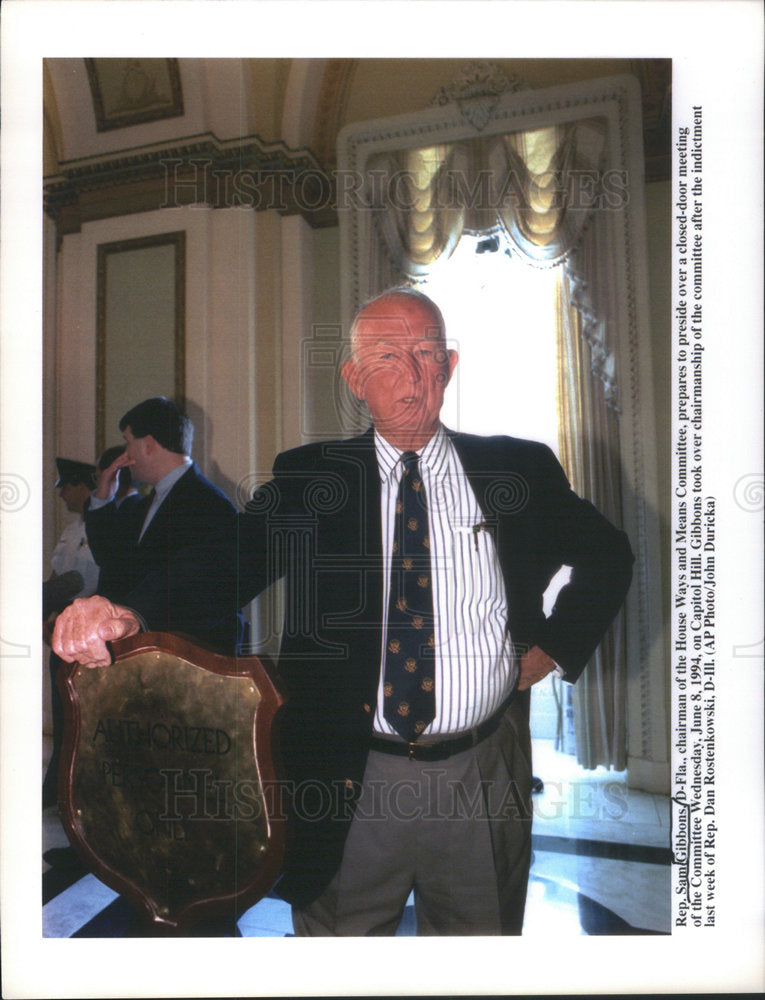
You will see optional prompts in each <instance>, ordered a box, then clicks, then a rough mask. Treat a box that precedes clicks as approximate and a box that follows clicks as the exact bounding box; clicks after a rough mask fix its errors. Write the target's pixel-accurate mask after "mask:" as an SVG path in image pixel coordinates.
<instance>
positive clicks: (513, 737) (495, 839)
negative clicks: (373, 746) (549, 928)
mask: <svg viewBox="0 0 765 1000" xmlns="http://www.w3.org/2000/svg"><path fill="white" fill-rule="evenodd" d="M530 858H531V749H530V739H529V730H528V721H527V719H526V717H525V714H524V712H523V710H522V708H520V707H519V706H518V705H517V704H516V703H515V702H513V703H511V705H510V706H509V707H508V708H507V709H506V711H505V713H504V716H503V718H502V721H501V723H500V725H499V727H498V728H497V729H496V730H495V732H494V733H492V734H491V735H490V736H488V737H487V738H486V739H485V740H483V741H482V742H481V743H479V744H478V746H476V747H473V748H471V749H469V750H465V751H463V752H461V753H458V754H455V755H454V756H452V757H449V758H448V759H447V760H444V761H438V762H432V763H426V762H418V761H411V760H408V759H407V758H406V757H397V756H393V755H390V754H386V753H380V752H376V751H371V752H370V754H369V759H368V762H367V767H366V771H365V773H364V782H363V787H362V792H361V797H360V799H359V803H358V806H357V810H356V813H355V815H354V818H353V821H352V823H351V828H350V832H349V834H348V839H347V841H346V844H345V849H344V853H343V859H342V863H341V866H340V868H339V870H338V871H337V873H336V874H335V876H334V878H333V879H332V882H331V883H330V884H329V886H328V887H327V888H326V889H325V891H324V892H323V893H322V894H321V896H319V898H318V899H316V900H315V901H314V902H313V903H311V904H310V905H309V906H307V907H304V908H302V909H297V908H294V907H293V910H292V917H293V923H294V928H295V933H296V935H298V936H366V935H392V934H395V932H396V928H397V927H398V924H399V921H400V920H401V917H402V914H403V912H404V907H405V904H406V901H407V898H408V896H409V894H410V892H412V891H413V892H414V904H415V913H416V917H417V933H418V934H431V935H432V934H440V935H467V934H520V933H521V929H522V926H523V911H524V906H525V901H526V886H527V882H528V874H529V864H530Z"/></svg>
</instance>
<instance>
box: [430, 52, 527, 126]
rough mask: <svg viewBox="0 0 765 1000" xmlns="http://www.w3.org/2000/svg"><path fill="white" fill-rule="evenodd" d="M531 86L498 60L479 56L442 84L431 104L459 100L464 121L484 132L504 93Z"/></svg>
mask: <svg viewBox="0 0 765 1000" xmlns="http://www.w3.org/2000/svg"><path fill="white" fill-rule="evenodd" d="M530 89H531V87H530V86H529V85H528V84H527V83H526V82H525V81H524V80H522V79H521V78H520V77H519V76H516V75H515V74H513V75H512V76H508V75H507V74H506V73H505V72H504V70H502V69H501V68H500V67H499V66H498V65H497V64H496V63H494V62H490V61H489V60H487V59H477V60H475V61H473V62H470V63H468V64H467V66H465V67H464V69H462V70H461V71H460V72H459V73H458V74H457V76H455V78H454V79H453V80H452V82H451V83H449V84H447V85H446V86H445V87H440V88H439V89H438V91H437V92H436V94H435V96H434V97H433V99H432V100H431V102H430V105H429V107H441V106H443V105H444V104H457V106H458V107H459V109H460V112H461V113H462V116H463V118H464V119H465V121H467V122H468V123H469V124H470V125H472V126H473V128H475V129H476V130H477V131H478V132H481V131H482V130H483V129H484V128H485V127H486V125H487V124H488V123H489V121H490V120H491V115H492V112H493V110H494V108H495V107H496V105H497V100H498V99H499V97H500V96H501V95H502V94H507V93H516V92H517V91H521V90H530Z"/></svg>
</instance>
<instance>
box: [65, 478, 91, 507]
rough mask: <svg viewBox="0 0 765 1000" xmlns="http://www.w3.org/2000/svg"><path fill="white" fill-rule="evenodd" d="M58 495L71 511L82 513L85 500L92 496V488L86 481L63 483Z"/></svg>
mask: <svg viewBox="0 0 765 1000" xmlns="http://www.w3.org/2000/svg"><path fill="white" fill-rule="evenodd" d="M58 495H59V496H60V497H61V499H62V500H63V501H64V503H65V504H66V509H67V510H68V511H70V513H72V514H81V513H82V509H83V507H84V506H85V501H86V500H87V498H88V497H89V496H90V490H89V489H88V487H87V486H86V485H85V483H74V484H73V483H62V484H61V486H60V487H59V492H58Z"/></svg>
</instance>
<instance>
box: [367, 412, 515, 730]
mask: <svg viewBox="0 0 765 1000" xmlns="http://www.w3.org/2000/svg"><path fill="white" fill-rule="evenodd" d="M375 449H376V453H377V463H378V467H379V471H380V494H381V496H380V503H381V517H382V543H383V560H384V567H385V572H384V576H385V586H384V595H383V608H385V609H387V607H388V595H389V589H390V563H391V548H392V545H393V534H394V518H395V506H396V496H397V493H398V484H399V481H400V479H401V475H402V464H401V461H400V459H401V452H399V451H398V450H397V449H396V448H394V447H393V446H392V445H391V444H390V443H389V442H388V441H386V440H385V439H384V438H382V437H381V436H380V435H379V434H377V433H376V432H375ZM419 458H420V472H421V475H422V480H423V484H424V486H425V490H426V495H427V498H428V516H429V521H430V557H431V564H432V575H433V609H434V612H435V621H436V630H435V634H436V663H435V688H436V717H435V719H434V720H433V722H432V723H431V724H430V725H429V726H428V727H427V729H425V730H424V732H423V734H422V738H423V739H425V740H427V738H428V736H443V735H446V734H449V735H452V734H454V733H460V732H463V731H464V730H467V729H471V728H473V727H474V726H478V725H480V724H481V723H482V722H484V721H485V720H486V719H488V718H490V717H491V716H492V715H493V714H494V712H495V711H496V710H497V709H498V708H499V706H500V705H501V704H502V702H503V700H504V699H505V698H506V697H507V695H508V694H509V693H510V691H511V690H512V687H513V684H514V683H515V679H516V676H517V672H518V664H517V660H516V657H515V655H514V653H513V648H512V643H511V640H510V634H509V632H508V630H507V602H506V598H505V587H504V582H503V579H502V571H501V569H500V566H499V560H498V559H497V553H496V549H495V546H494V539H493V538H492V535H491V532H489V531H484V530H479V531H474V530H473V529H474V528H475V527H476V526H477V525H480V524H482V521H483V514H482V513H481V508H480V507H479V505H478V501H477V500H476V497H475V494H474V493H473V490H472V488H471V486H470V483H469V481H468V478H467V476H466V475H465V471H464V469H463V468H462V464H461V462H460V460H459V457H458V456H457V453H456V451H455V450H454V447H453V446H452V444H451V442H450V441H449V438H448V436H447V435H446V433H445V431H444V429H443V428H439V430H438V431H437V432H436V434H434V436H433V437H432V438H431V439H430V441H429V442H428V443H427V444H426V445H425V447H424V448H423V449H422V450H421V452H420V453H419ZM386 631H387V622H383V642H382V648H383V650H385V647H386V635H385V633H386ZM382 674H383V664H381V670H380V687H379V690H378V697H377V711H376V713H375V722H374V728H375V732H377V733H380V734H384V735H387V736H396V735H397V734H396V733H395V731H394V730H393V728H392V727H391V726H390V725H389V724H388V723H387V722H386V721H385V719H384V717H383V712H382V705H383V694H382Z"/></svg>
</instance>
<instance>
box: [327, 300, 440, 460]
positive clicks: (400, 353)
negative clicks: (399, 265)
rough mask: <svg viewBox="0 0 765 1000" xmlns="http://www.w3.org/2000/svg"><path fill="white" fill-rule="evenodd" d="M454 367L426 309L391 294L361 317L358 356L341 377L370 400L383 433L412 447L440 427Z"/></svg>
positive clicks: (357, 337)
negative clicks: (446, 393)
mask: <svg viewBox="0 0 765 1000" xmlns="http://www.w3.org/2000/svg"><path fill="white" fill-rule="evenodd" d="M456 364H457V353H456V351H452V350H448V349H447V347H446V344H445V342H444V339H443V332H442V331H441V330H440V329H439V327H438V324H437V321H436V318H435V317H434V316H433V315H432V314H431V312H430V310H429V309H428V308H427V305H426V304H425V303H422V302H420V301H419V300H417V299H408V298H407V297H406V296H395V295H393V296H391V297H390V298H388V299H378V300H377V301H376V302H373V303H372V304H371V305H370V306H368V307H367V309H365V310H364V312H363V313H362V314H361V316H360V317H359V319H358V321H357V324H356V339H355V350H354V357H353V358H352V359H351V360H350V361H348V362H346V364H345V365H344V367H343V376H344V377H345V379H346V381H347V382H348V385H349V386H350V388H351V390H352V391H353V393H354V394H355V395H356V396H358V397H359V399H363V400H365V401H366V403H367V406H368V407H369V412H370V413H371V414H372V420H373V421H374V425H375V427H376V429H377V430H378V431H379V433H380V434H382V435H383V437H385V438H386V439H387V440H389V441H390V442H391V443H392V444H394V445H396V446H397V447H399V448H403V449H408V448H416V447H419V446H421V445H422V444H424V443H425V442H427V441H428V440H429V438H430V437H431V436H432V434H433V433H434V432H435V430H436V428H437V427H438V422H439V414H440V412H441V406H442V405H443V401H444V391H445V389H446V386H447V385H448V384H449V379H450V378H451V376H452V372H453V371H454V367H455V365H456Z"/></svg>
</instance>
